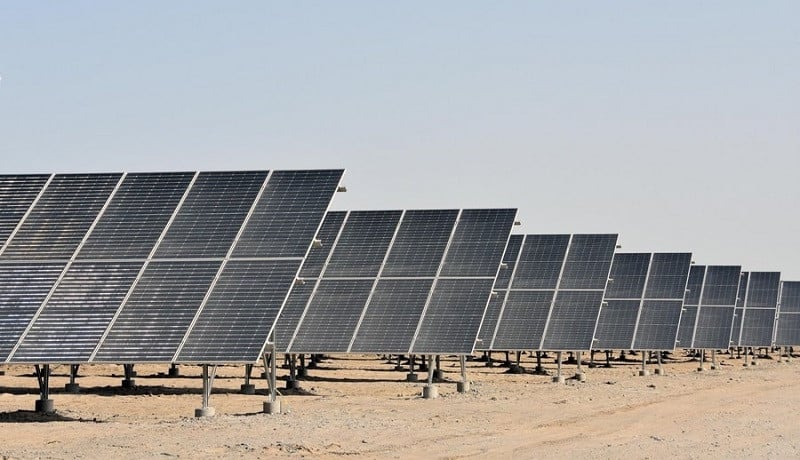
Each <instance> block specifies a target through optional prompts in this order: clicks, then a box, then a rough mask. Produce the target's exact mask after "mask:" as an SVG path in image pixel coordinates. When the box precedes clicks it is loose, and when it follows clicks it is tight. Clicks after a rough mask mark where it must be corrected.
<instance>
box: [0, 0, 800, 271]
mask: <svg viewBox="0 0 800 460" xmlns="http://www.w3.org/2000/svg"><path fill="white" fill-rule="evenodd" d="M799 18H800V2H797V1H796V0H792V1H785V2H778V1H758V2H756V1H729V0H726V1H701V2H698V1H685V2H679V1H674V2H649V1H638V0H637V1H630V2H623V1H614V2H600V1H586V2H535V1H519V2H513V1H495V2H489V1H472V2H470V1H463V0H460V1H452V2H448V1H435V2H430V1H425V2H411V1H403V2H380V1H377V2H376V1H364V2H346V1H335V2H334V1H319V2H301V1H290V2H266V1H252V2H205V1H169V2H163V1H158V2H146V1H136V2H96V1H92V2H81V1H69V2H65V1H51V2H25V1H17V2H3V3H1V4H0V76H1V77H2V80H0V159H2V167H0V172H2V173H9V172H42V171H46V172H53V171H55V172H72V171H118V170H127V171H142V170H197V169H202V170H213V169H270V168H326V167H344V168H347V170H348V173H347V175H346V177H345V183H346V185H347V186H348V189H349V192H348V193H346V194H340V195H338V196H337V197H336V199H335V202H334V206H335V207H336V208H352V209H360V208H369V209H378V208H380V209H383V208H438V207H479V206H480V207H484V206H502V207H518V208H519V209H520V213H519V218H520V220H522V222H523V224H524V225H523V227H519V228H518V230H520V231H525V232H531V233H570V232H575V233H578V232H597V231H600V232H619V233H620V234H621V243H622V244H623V250H624V251H650V250H656V251H675V250H677V251H692V252H694V253H695V256H694V259H695V261H696V262H697V263H709V264H742V265H744V266H745V268H746V269H752V270H782V271H783V272H784V279H800V240H798V238H799V237H800V213H798V201H800V184H799V183H798V177H800V26H799V25H798V19H799Z"/></svg>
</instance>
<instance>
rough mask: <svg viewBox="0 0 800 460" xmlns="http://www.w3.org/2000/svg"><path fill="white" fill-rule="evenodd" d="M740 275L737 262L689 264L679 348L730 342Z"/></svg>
mask: <svg viewBox="0 0 800 460" xmlns="http://www.w3.org/2000/svg"><path fill="white" fill-rule="evenodd" d="M740 278H741V267H740V266H738V265H737V266H722V265H710V266H704V265H695V266H692V268H691V271H690V273H689V283H688V284H687V290H686V296H685V298H684V310H685V311H684V312H683V315H682V316H681V323H680V329H679V333H678V346H679V347H680V348H694V349H725V348H728V347H729V346H730V339H731V331H732V329H733V318H734V310H735V308H736V303H737V299H738V292H739V282H740Z"/></svg>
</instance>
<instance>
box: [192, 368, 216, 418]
mask: <svg viewBox="0 0 800 460" xmlns="http://www.w3.org/2000/svg"><path fill="white" fill-rule="evenodd" d="M216 375H217V366H211V369H210V370H209V368H208V364H203V405H202V406H201V407H200V408H199V409H195V410H194V416H195V417H211V416H213V415H214V414H215V413H216V411H215V410H214V408H213V407H211V406H209V405H208V404H209V402H210V400H211V387H212V386H213V385H214V377H216Z"/></svg>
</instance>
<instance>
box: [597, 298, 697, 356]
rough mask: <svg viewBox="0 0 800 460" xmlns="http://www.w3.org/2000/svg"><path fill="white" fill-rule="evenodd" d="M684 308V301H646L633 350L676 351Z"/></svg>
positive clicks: (643, 304)
mask: <svg viewBox="0 0 800 460" xmlns="http://www.w3.org/2000/svg"><path fill="white" fill-rule="evenodd" d="M682 307H683V301H682V300H645V301H644V302H643V303H642V307H641V312H640V314H639V324H638V325H637V327H636V336H635V338H634V341H633V347H632V349H633V350H672V349H674V348H675V340H676V338H677V334H678V323H679V321H680V318H681V308H682ZM604 308H605V307H604ZM692 325H694V324H692Z"/></svg>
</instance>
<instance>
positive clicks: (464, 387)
mask: <svg viewBox="0 0 800 460" xmlns="http://www.w3.org/2000/svg"><path fill="white" fill-rule="evenodd" d="M469 387H470V385H469V382H458V383H456V390H458V392H459V393H466V392H468V391H469Z"/></svg>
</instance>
